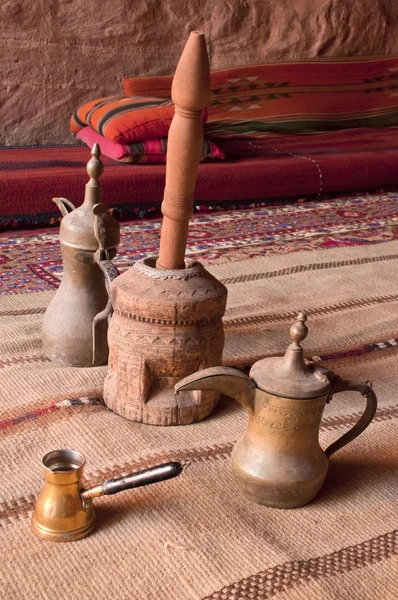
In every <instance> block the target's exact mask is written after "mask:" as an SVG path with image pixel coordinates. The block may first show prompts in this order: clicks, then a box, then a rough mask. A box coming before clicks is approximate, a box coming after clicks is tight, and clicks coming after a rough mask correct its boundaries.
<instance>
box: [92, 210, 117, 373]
mask: <svg viewBox="0 0 398 600" xmlns="http://www.w3.org/2000/svg"><path fill="white" fill-rule="evenodd" d="M104 212H106V206H105V205H104V204H95V205H94V207H93V213H94V235H95V237H96V239H97V241H98V245H99V250H98V251H97V252H96V255H95V261H96V263H97V264H98V266H99V268H100V269H101V271H102V273H103V274H104V278H105V285H106V288H107V291H108V302H107V303H106V306H105V308H104V309H103V310H102V311H101V312H99V313H98V314H97V315H95V317H94V319H93V365H95V364H96V362H97V351H96V349H97V347H98V344H99V341H98V337H99V334H100V326H101V323H102V322H104V321H107V320H108V319H109V318H110V316H111V315H112V297H111V283H112V281H113V280H114V279H116V277H118V275H120V273H119V271H118V270H117V268H116V267H115V265H114V264H113V263H112V261H111V259H110V256H109V251H108V250H107V249H105V247H104V241H105V235H106V229H105V225H104V222H103V220H102V215H103V214H104Z"/></svg>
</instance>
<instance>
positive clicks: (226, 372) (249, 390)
mask: <svg viewBox="0 0 398 600" xmlns="http://www.w3.org/2000/svg"><path fill="white" fill-rule="evenodd" d="M174 390H175V391H176V392H177V393H178V392H180V391H183V390H212V391H214V392H220V393H221V394H225V395H226V396H230V397H231V398H235V400H237V401H238V402H240V404H241V405H242V406H243V407H244V408H245V409H246V410H247V411H248V412H249V413H251V414H252V413H253V400H254V394H255V390H256V386H255V384H254V383H253V381H252V380H251V379H250V378H249V377H248V376H247V375H245V374H244V373H242V372H241V371H238V369H232V368H231V367H209V368H208V369H202V370H201V371H197V372H196V373H193V374H192V375H188V377H185V378H184V379H182V380H181V381H179V382H178V383H177V384H176V385H175V386H174Z"/></svg>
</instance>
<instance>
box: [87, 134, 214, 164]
mask: <svg viewBox="0 0 398 600" xmlns="http://www.w3.org/2000/svg"><path fill="white" fill-rule="evenodd" d="M76 137H77V138H78V139H79V140H82V141H83V142H85V143H86V144H87V145H88V146H90V148H92V146H93V145H94V144H95V143H98V144H99V145H100V148H101V152H102V154H104V155H105V156H108V158H113V160H117V161H122V162H126V163H134V164H137V163H151V164H154V163H165V162H166V153H167V138H161V139H158V140H145V141H141V142H133V143H131V144H116V143H115V142H111V141H110V140H108V139H106V138H104V137H103V136H102V135H100V134H99V133H97V132H96V131H94V130H93V129H91V127H84V128H83V129H81V130H80V131H79V132H78V133H77V135H76ZM224 158H225V154H224V152H223V151H222V150H220V149H219V148H218V147H217V146H216V145H215V144H214V142H210V141H209V140H203V144H202V154H201V157H200V160H201V162H203V161H205V160H212V159H220V160H222V159H224Z"/></svg>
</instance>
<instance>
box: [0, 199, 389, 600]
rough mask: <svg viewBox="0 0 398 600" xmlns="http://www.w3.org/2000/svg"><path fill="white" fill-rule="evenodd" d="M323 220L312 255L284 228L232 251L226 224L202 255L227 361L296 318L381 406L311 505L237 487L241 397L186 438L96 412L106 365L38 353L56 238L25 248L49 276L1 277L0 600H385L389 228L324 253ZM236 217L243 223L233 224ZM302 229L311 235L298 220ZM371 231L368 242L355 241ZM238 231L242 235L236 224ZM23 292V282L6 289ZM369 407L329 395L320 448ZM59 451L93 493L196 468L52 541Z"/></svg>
mask: <svg viewBox="0 0 398 600" xmlns="http://www.w3.org/2000/svg"><path fill="white" fill-rule="evenodd" d="M378 200H379V199H378ZM368 202H369V206H370V208H369V212H368V213H367V214H368V216H369V214H370V213H372V215H373V213H374V210H375V208H374V205H373V204H372V200H371V199H369V200H368ZM374 202H376V200H374ZM365 204H366V203H365V201H364V202H363V203H362V209H363V207H364V206H365ZM389 206H390V203H389ZM296 208H297V211H296V212H295V218H296V229H297V230H300V223H302V220H301V216H302V213H301V212H300V209H299V207H296ZM292 210H293V211H294V210H295V209H293V208H292ZM331 211H332V212H333V215H334V216H335V214H337V213H336V211H334V209H333V210H332V209H331V208H330V206H328V205H326V206H325V207H324V211H323V212H322V208H319V212H320V215H318V218H319V220H322V218H323V219H324V223H325V225H324V229H325V231H326V233H325V231H324V232H323V233H322V236H323V237H322V239H323V242H322V244H318V243H316V242H314V240H312V242H311V244H312V245H311V247H308V237H307V239H306V241H305V244H302V243H301V242H300V240H299V238H300V235H298V241H297V240H296V241H294V240H293V238H292V240H291V241H289V240H288V238H289V237H290V235H291V233H290V230H289V232H288V233H287V234H286V237H285V238H283V235H282V233H281V240H280V241H279V242H278V243H279V244H280V246H279V248H280V251H278V252H276V251H270V247H269V246H268V242H266V240H265V237H264V238H262V239H263V241H262V242H261V243H259V244H257V245H256V244H254V245H253V246H252V247H250V244H249V243H247V244H246V246H244V247H243V248H242V246H241V245H240V244H238V243H237V242H236V243H235V242H234V241H233V236H232V234H231V230H230V226H231V221H230V220H229V217H228V215H227V216H225V217H224V221H222V220H221V218H220V220H219V221H218V226H219V228H220V235H219V239H218V240H217V241H216V242H214V245H213V247H212V249H211V250H210V249H207V250H206V253H207V254H206V257H205V258H204V262H206V267H207V268H208V269H209V270H210V271H211V272H212V273H213V274H214V275H216V276H217V277H218V278H219V279H221V280H223V281H224V282H225V284H226V285H227V287H228V293H229V297H228V309H227V312H226V315H225V321H224V322H225V333H226V345H225V352H224V363H225V364H229V365H235V366H247V365H249V364H252V362H253V361H254V360H257V359H258V358H260V357H263V356H269V355H271V354H281V353H282V352H283V351H284V349H285V348H286V345H287V343H288V341H289V336H288V331H289V327H290V324H291V323H292V322H293V321H294V318H295V315H296V313H297V312H298V311H299V310H300V309H303V308H306V309H307V310H308V313H309V322H308V325H309V328H310V333H309V336H308V338H307V340H306V341H305V349H306V353H307V355H308V356H309V357H312V358H313V359H314V360H316V361H319V362H322V364H325V365H327V366H328V367H329V368H332V369H333V370H334V371H335V372H337V373H338V374H339V375H341V376H343V377H345V378H350V379H357V380H361V381H365V380H372V382H373V385H374V389H375V391H376V393H377V395H378V399H379V408H378V412H377V414H376V417H375V419H374V421H373V422H372V424H371V425H370V427H369V428H368V429H367V430H366V432H364V433H363V434H362V435H361V436H360V437H359V438H358V439H356V440H355V441H354V442H353V443H352V444H350V445H349V446H347V447H345V448H344V449H343V450H341V451H339V452H337V453H336V454H335V455H333V457H332V459H331V463H330V470H329V473H328V476H327V480H326V482H325V485H324V487H323V489H322V491H321V493H320V495H319V496H318V498H317V499H316V500H315V501H314V502H313V503H311V504H310V505H308V506H306V507H303V508H301V509H296V510H284V511H280V510H273V509H268V508H265V507H260V506H257V505H255V504H252V503H250V502H248V501H247V500H246V499H245V498H243V496H242V495H241V494H240V492H239V490H238V489H237V488H236V486H235V483H234V480H233V476H232V471H231V466H230V453H231V450H232V447H233V445H234V443H235V442H236V440H237V439H238V438H239V437H240V436H241V435H242V434H243V432H244V430H245V426H246V423H247V416H246V413H245V411H244V410H243V409H242V408H241V407H240V405H238V404H237V403H236V402H234V401H232V400H228V399H226V398H224V399H222V401H221V403H220V406H219V407H218V409H217V410H216V412H215V413H214V414H213V415H212V416H211V417H209V418H208V419H206V420H205V421H203V422H201V423H197V424H194V425H190V426H185V427H173V428H158V427H151V426H146V425H141V424H137V423H131V422H128V421H126V420H124V419H122V418H120V417H118V416H117V415H115V414H113V413H112V412H110V411H109V410H107V409H106V408H105V406H104V405H103V403H102V383H103V378H104V375H105V373H106V367H100V368H93V369H70V368H64V367H59V366H56V365H53V364H52V363H50V362H49V361H47V360H45V359H44V358H43V357H42V354H41V345H40V325H41V319H42V315H43V312H44V310H45V307H46V306H47V304H48V302H49V300H50V298H51V297H52V295H53V294H54V292H55V287H56V284H55V279H56V278H58V279H59V277H60V275H61V272H60V268H59V259H58V258H57V256H56V255H54V257H53V261H52V264H49V263H47V262H46V260H47V259H46V257H45V256H44V254H43V253H45V250H44V248H45V247H46V246H45V245H44V244H45V243H49V244H50V247H51V248H52V252H54V248H55V245H54V244H55V241H56V238H55V237H54V240H53V239H52V238H51V240H50V239H49V238H48V237H46V236H47V235H48V234H46V235H45V236H44V238H42V237H40V236H39V237H40V239H39V240H38V241H37V239H36V238H35V239H36V242H35V243H36V244H39V246H40V244H43V246H41V250H40V252H41V257H42V259H43V264H44V267H42V268H43V269H44V268H45V269H46V278H43V277H44V275H43V273H41V274H40V273H38V272H35V273H33V271H32V270H29V269H27V270H26V271H25V272H22V271H21V272H19V275H18V277H19V279H18V278H14V279H13V278H12V274H10V273H11V270H12V269H11V268H10V267H8V270H5V271H3V275H4V273H5V275H4V279H3V283H4V282H5V284H4V288H3V289H2V292H3V294H2V295H0V394H1V408H0V460H1V465H2V475H1V481H0V490H1V491H0V548H3V549H4V552H3V555H2V560H1V561H0V581H1V584H0V598H1V599H2V600H3V599H4V600H9V599H10V600H11V599H17V600H19V599H29V600H30V599H36V598H37V599H40V600H41V599H45V600H47V599H48V600H53V599H54V598H58V599H59V600H66V599H68V600H69V599H70V598H81V599H83V600H91V599H94V598H95V599H104V600H105V599H108V598H118V599H121V600H124V599H126V600H127V599H129V600H130V599H137V600H141V599H142V600H147V599H148V600H158V599H160V598H162V600H163V599H164V600H205V599H211V600H238V599H243V598H245V599H247V598H250V599H254V600H263V599H266V598H271V597H272V598H274V597H275V598H276V599H277V600H279V599H280V600H296V599H297V600H298V599H303V600H304V599H305V600H307V599H309V598H317V599H318V598H319V599H322V600H329V599H334V598H336V599H339V600H340V599H345V598H350V600H357V599H358V600H363V599H366V600H367V599H369V600H370V599H373V598H378V597H383V598H385V599H387V600H390V599H391V600H393V599H394V600H395V598H396V589H397V587H396V586H397V581H396V573H397V567H398V560H397V554H398V553H397V540H398V532H397V529H396V527H397V489H398V470H397V466H396V465H397V461H398V449H397V444H396V440H397V434H398V403H397V396H398V393H397V385H396V371H397V369H396V365H397V360H398V278H397V276H396V271H397V260H398V241H393V240H394V239H395V216H394V215H391V216H390V217H389V219H387V220H383V219H378V221H377V223H376V221H372V224H371V225H369V220H368V221H366V219H365V217H364V216H363V219H364V222H365V221H366V223H367V225H366V224H365V225H364V230H366V231H369V228H371V229H372V239H371V240H370V239H364V238H363V239H362V241H361V242H358V243H355V244H352V243H351V241H352V239H353V238H352V234H353V233H352V230H350V231H348V232H347V231H346V233H345V237H344V239H343V238H340V243H339V244H337V245H336V244H335V245H329V246H328V245H326V246H325V243H324V241H325V239H326V238H327V237H328V236H329V238H328V239H331V236H332V234H331V233H330V231H331V230H332V229H333V227H335V226H336V221H335V220H333V219H334V217H333V219H332V218H331V216H330V212H331ZM260 213H261V211H259V212H258V213H256V212H255V211H252V215H254V216H253V217H250V218H251V223H252V227H254V225H253V223H254V222H255V221H256V219H255V216H256V215H257V217H258V218H260V216H261V215H262V217H263V218H265V216H264V214H263V213H261V215H260ZM286 214H287V213H283V212H281V209H280V208H275V209H274V211H272V210H270V211H269V215H268V217H267V218H269V220H271V221H272V219H274V221H273V223H274V224H275V220H276V219H277V217H278V219H279V220H280V222H282V217H283V215H285V216H286ZM289 214H291V213H289ZM241 218H242V221H244V220H245V219H247V218H248V212H242V215H241ZM292 218H293V217H292ZM336 219H337V217H336ZM372 219H373V217H372ZM235 221H236V223H238V224H239V218H238V217H236V218H235ZM223 222H224V225H223V224H222V223H223ZM202 225H203V227H202ZM202 225H201V224H200V223H199V222H198V221H195V225H194V226H193V230H194V231H196V234H197V235H198V236H199V233H202V234H203V232H205V231H206V220H203V222H202ZM146 226H147V227H148V224H147V225H146ZM243 226H244V224H243V225H242V223H241V224H239V227H238V225H236V227H238V228H240V229H241V228H242V227H243ZM247 226H248V227H249V225H247ZM129 227H130V226H127V227H126V229H125V230H124V234H125V235H127V233H128V232H129V231H130V230H129ZM131 227H133V228H134V234H135V235H137V232H139V231H141V233H142V236H143V240H144V242H143V244H144V245H145V239H147V238H145V231H144V228H145V224H144V223H141V227H142V229H141V230H139V229H137V227H138V225H134V226H131ZM223 227H225V228H226V229H225V231H224V235H222V228H223ZM291 227H293V224H292V225H291ZM305 227H308V229H307V233H308V232H309V231H310V228H309V226H308V224H307V225H305ZM317 227H318V226H317ZM311 231H312V233H313V234H314V236H315V233H314V230H313V229H312V230H311ZM366 231H365V233H364V232H362V233H361V235H363V236H365V237H366ZM126 232H127V233H126ZM328 232H329V233H328ZM130 233H131V232H130ZM130 233H129V235H130ZM196 234H195V235H196ZM299 234H300V231H299ZM51 235H52V236H54V235H55V234H54V233H53V234H51ZM131 235H133V234H132V233H131ZM151 235H152V234H151ZM236 235H237V237H236V240H238V234H237V230H236ZM319 235H321V234H319ZM333 235H334V234H333ZM315 237H316V236H315ZM282 238H283V239H285V242H286V245H285V247H283V239H282ZM1 239H2V240H3V241H4V238H1ZM206 239H207V238H206ZM32 240H33V237H32V236H26V238H23V236H22V237H21V238H20V240H19V241H17V244H16V245H17V246H18V248H16V249H15V250H14V249H13V248H12V247H11V246H7V248H6V253H8V254H7V256H8V257H9V258H10V259H11V261H12V260H15V264H17V262H18V261H21V260H22V259H21V255H22V254H23V253H24V252H25V253H27V252H30V250H29V249H27V248H28V246H29V243H32ZM348 240H351V241H350V242H348ZM318 241H319V240H318ZM50 242H51V243H50ZM205 243H207V242H206V241H205ZM24 245H25V250H24V249H23V246H24ZM227 245H229V246H230V250H228V252H227V254H228V256H229V259H228V260H225V254H224V255H223V256H221V255H222V251H221V250H220V248H222V247H225V246H227ZM5 246H6V244H5ZM197 250H198V252H199V253H200V248H197ZM274 250H275V248H274ZM1 251H2V252H3V251H4V250H3V249H2V250H1ZM150 251H152V250H150ZM32 252H33V250H32ZM35 252H36V253H37V249H36V250H35ZM17 256H18V260H17V258H16V257H17ZM126 257H128V253H127V254H123V252H121V256H120V259H119V260H120V261H121V262H123V261H126V263H127V262H128V261H129V260H130V258H126ZM32 258H33V254H32V255H31V256H30V259H32ZM126 266H127V264H126ZM16 269H17V267H15V269H14V271H15V270H16ZM21 269H22V267H21ZM24 273H25V274H24ZM24 277H25V279H23V278H24ZM51 278H53V279H51ZM16 281H19V282H20V286H21V287H19V288H18V287H17V288H15V287H13V286H14V285H15V282H16ZM21 292H22V293H21ZM363 405H364V400H363V398H362V397H361V396H360V395H359V394H356V393H352V392H350V393H345V394H339V395H336V396H335V397H334V398H333V400H332V402H331V403H330V405H328V406H327V407H326V409H325V413H324V418H323V421H322V427H321V432H320V440H321V445H322V446H323V447H325V446H326V445H328V444H329V443H331V442H332V441H333V440H335V439H337V437H339V436H340V435H342V434H343V433H344V432H345V431H347V430H348V429H349V428H350V427H351V426H352V425H353V424H354V423H355V422H356V420H357V419H358V417H359V415H360V413H361V411H362V410H363ZM60 447H72V448H76V449H78V450H80V451H81V452H83V453H84V454H85V456H86V459H87V467H86V480H87V484H90V485H94V484H96V483H99V482H100V481H102V479H104V478H109V477H117V476H121V475H123V474H126V473H128V472H129V471H131V470H139V469H141V468H145V467H149V466H152V465H155V464H157V463H159V462H162V461H166V460H169V459H181V460H187V461H189V462H190V466H189V467H188V468H187V469H186V470H185V471H184V473H183V474H182V475H181V476H180V477H178V478H176V479H174V480H171V481H168V482H164V483H160V484H156V485H153V486H149V487H147V488H141V489H138V490H135V491H129V492H124V493H122V494H119V495H117V496H113V497H109V498H106V497H105V498H101V499H98V500H95V503H96V504H95V506H96V512H97V529H96V531H95V533H93V534H92V535H91V536H89V537H87V538H86V539H84V540H81V541H79V542H74V543H71V544H51V543H48V542H47V543H46V542H44V541H42V540H40V539H38V538H36V537H35V536H34V535H33V533H32V532H31V530H30V522H29V520H30V516H31V511H32V508H33V505H34V499H35V497H36V495H37V493H38V492H39V490H40V488H41V486H42V473H41V467H40V463H41V458H42V456H43V455H44V454H45V453H46V452H48V451H50V450H53V449H55V448H60ZM394 575H395V576H394Z"/></svg>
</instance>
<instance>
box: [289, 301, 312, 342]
mask: <svg viewBox="0 0 398 600" xmlns="http://www.w3.org/2000/svg"><path fill="white" fill-rule="evenodd" d="M306 321H307V313H306V312H305V311H303V310H302V311H300V312H299V314H298V315H297V321H296V322H295V323H294V324H293V325H292V326H291V328H290V331H289V334H290V337H291V340H292V342H293V343H292V347H293V348H294V349H295V350H297V349H299V348H301V346H300V343H301V342H302V341H303V340H305V338H306V337H307V335H308V327H307V325H306V324H305V323H306Z"/></svg>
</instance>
